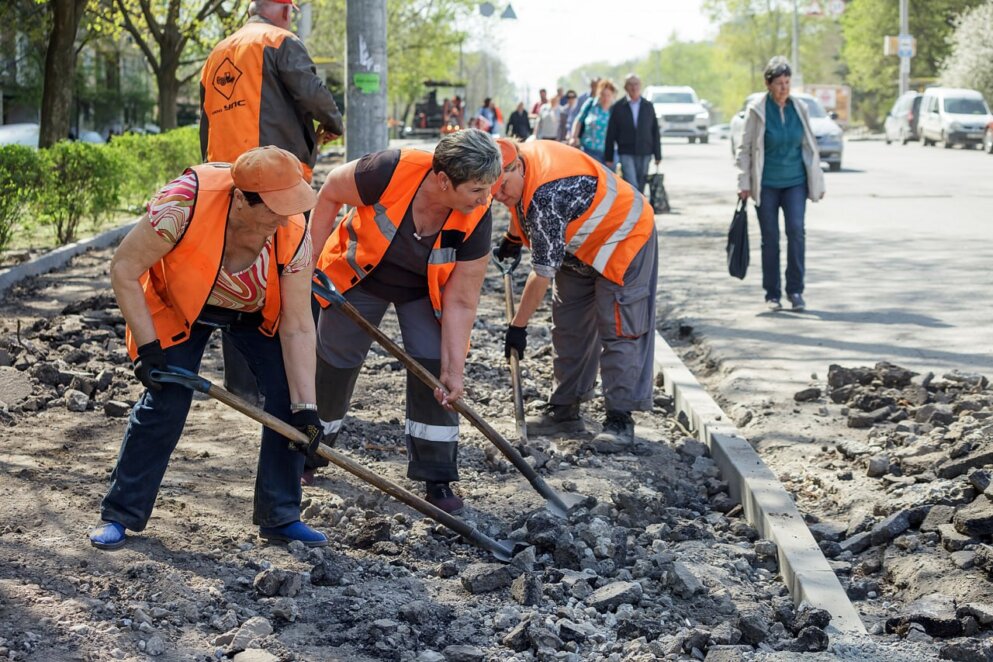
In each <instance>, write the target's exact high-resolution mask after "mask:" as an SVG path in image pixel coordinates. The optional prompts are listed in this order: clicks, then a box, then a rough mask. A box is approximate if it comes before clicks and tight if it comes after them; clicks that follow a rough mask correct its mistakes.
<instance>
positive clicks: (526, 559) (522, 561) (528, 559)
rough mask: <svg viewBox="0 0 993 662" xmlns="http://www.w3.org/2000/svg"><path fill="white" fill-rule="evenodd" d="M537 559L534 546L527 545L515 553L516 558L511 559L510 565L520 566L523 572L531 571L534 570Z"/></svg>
mask: <svg viewBox="0 0 993 662" xmlns="http://www.w3.org/2000/svg"><path fill="white" fill-rule="evenodd" d="M535 560H536V554H535V551H534V547H525V548H524V549H522V550H521V551H520V552H518V553H517V554H515V555H514V558H512V559H511V560H510V565H512V566H514V567H515V568H519V569H520V570H521V571H522V572H531V571H532V570H534V564H535Z"/></svg>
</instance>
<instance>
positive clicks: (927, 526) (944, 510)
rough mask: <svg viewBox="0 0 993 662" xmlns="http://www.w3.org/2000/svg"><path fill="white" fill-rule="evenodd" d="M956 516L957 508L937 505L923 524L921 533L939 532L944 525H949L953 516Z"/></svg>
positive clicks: (932, 507)
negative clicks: (939, 528)
mask: <svg viewBox="0 0 993 662" xmlns="http://www.w3.org/2000/svg"><path fill="white" fill-rule="evenodd" d="M953 515H955V506H944V505H935V506H931V510H929V511H928V514H927V517H925V518H924V521H923V522H922V523H921V531H923V532H925V533H926V532H928V531H937V530H938V527H939V526H941V525H942V524H949V523H950V522H951V521H952V516H953Z"/></svg>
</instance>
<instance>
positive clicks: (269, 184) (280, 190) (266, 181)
mask: <svg viewBox="0 0 993 662" xmlns="http://www.w3.org/2000/svg"><path fill="white" fill-rule="evenodd" d="M231 178H232V179H233V180H234V185H235V186H237V187H238V188H239V189H241V190H242V191H250V192H252V193H258V194H259V197H261V198H262V202H264V203H265V204H266V207H268V208H269V209H271V210H272V211H274V212H276V213H277V214H279V215H280V216H292V215H293V214H302V213H303V212H305V211H308V210H310V209H313V208H314V205H316V204H317V194H316V193H314V189H313V188H311V186H310V184H308V183H307V180H306V179H304V178H303V166H302V165H300V160H299V159H297V157H295V156H293V155H292V154H290V153H289V152H287V151H286V150H285V149H280V148H279V147H275V146H273V145H268V146H266V147H256V148H255V149H250V150H248V151H247V152H245V153H244V154H242V155H241V156H239V157H238V160H237V161H235V162H234V165H233V166H231Z"/></svg>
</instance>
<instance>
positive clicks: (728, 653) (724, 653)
mask: <svg viewBox="0 0 993 662" xmlns="http://www.w3.org/2000/svg"><path fill="white" fill-rule="evenodd" d="M751 652H752V647H751V646H711V647H710V648H709V649H707V657H705V658H704V662H740V661H741V660H743V659H745V655H746V654H748V653H751Z"/></svg>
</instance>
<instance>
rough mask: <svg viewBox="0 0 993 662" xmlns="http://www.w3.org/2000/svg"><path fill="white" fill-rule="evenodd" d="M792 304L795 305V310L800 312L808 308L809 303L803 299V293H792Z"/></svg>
mask: <svg viewBox="0 0 993 662" xmlns="http://www.w3.org/2000/svg"><path fill="white" fill-rule="evenodd" d="M790 304H791V305H792V306H793V310H795V311H797V312H798V313H799V312H803V311H804V310H806V309H807V303H806V302H805V301H804V300H803V295H801V294H791V295H790Z"/></svg>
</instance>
